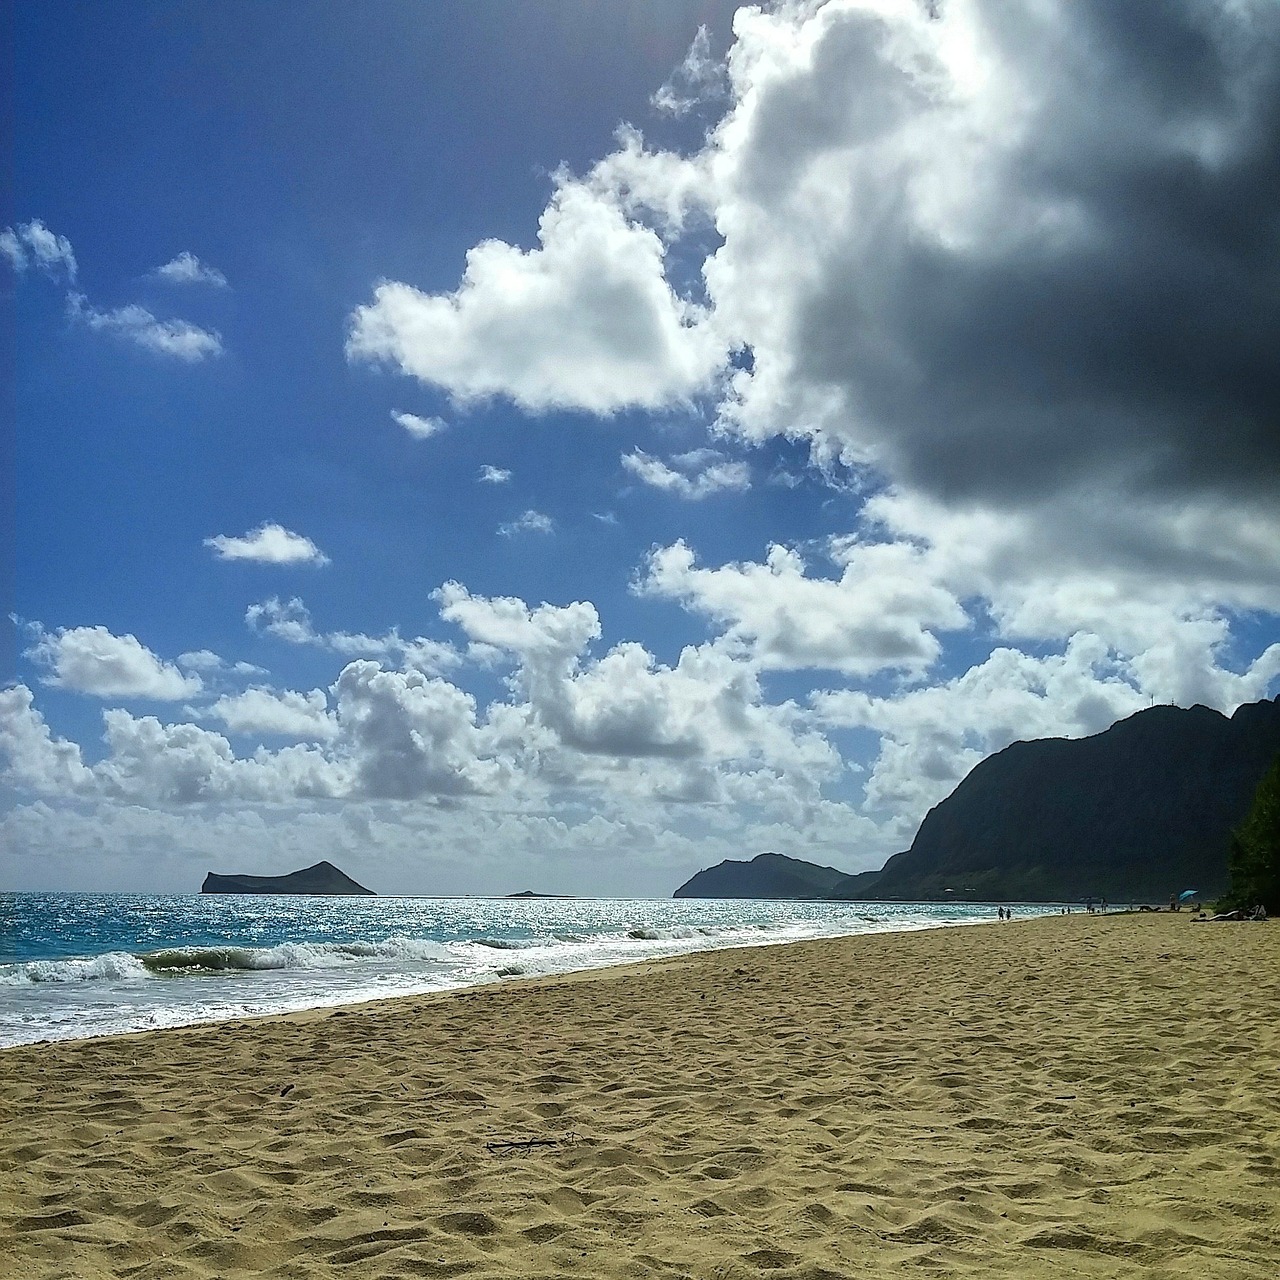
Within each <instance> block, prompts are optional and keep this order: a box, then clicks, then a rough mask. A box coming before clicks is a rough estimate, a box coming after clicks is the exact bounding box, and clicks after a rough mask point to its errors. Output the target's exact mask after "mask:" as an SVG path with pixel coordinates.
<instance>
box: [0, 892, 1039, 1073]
mask: <svg viewBox="0 0 1280 1280" xmlns="http://www.w3.org/2000/svg"><path fill="white" fill-rule="evenodd" d="M541 905H542V906H543V907H544V908H545V904H541ZM565 905H566V904H562V903H556V904H552V906H553V908H554V909H555V911H557V912H559V911H560V910H561V909H563V908H564V907H565ZM633 905H634V904H633V903H632V902H631V901H629V900H628V901H614V902H612V904H611V909H610V910H607V911H606V910H601V911H600V912H597V913H592V912H587V913H586V918H576V917H575V918H569V919H559V918H554V917H548V918H543V913H542V912H540V913H539V918H538V919H537V920H535V921H534V922H532V923H526V922H524V921H523V920H522V919H519V918H517V919H510V918H504V919H494V920H492V921H484V922H478V921H474V920H469V921H465V922H463V923H462V925H461V927H460V928H459V927H458V925H457V923H453V924H452V926H451V927H450V926H449V925H446V927H444V928H441V927H440V924H439V922H438V921H436V920H434V919H432V918H430V913H429V912H428V913H427V914H426V915H424V916H422V918H420V919H406V920H403V921H397V922H396V925H397V927H396V928H394V929H393V930H391V931H390V932H385V931H382V930H380V921H378V920H376V919H370V920H367V921H363V922H362V921H360V920H358V919H357V920H355V921H354V922H353V921H352V920H351V919H347V918H343V919H340V920H333V921H329V920H322V921H321V922H320V923H319V925H318V926H317V927H316V928H314V929H306V928H303V929H301V930H284V931H281V932H280V933H278V934H277V935H276V936H275V937H269V936H268V937H264V936H263V934H262V932H260V931H259V932H258V934H257V936H256V937H244V938H240V937H237V936H236V935H235V933H234V931H233V930H229V933H230V936H228V937H226V938H224V939H222V940H219V941H216V942H209V941H206V939H205V937H204V936H200V937H198V938H197V940H196V941H195V942H192V943H187V944H183V943H181V942H178V941H173V942H166V941H164V940H163V939H160V940H157V939H155V938H154V937H153V938H151V939H148V944H147V945H145V946H138V945H137V941H136V940H135V936H131V934H132V929H131V921H130V920H129V917H128V914H127V913H126V912H122V913H120V914H119V918H118V919H115V920H113V921H112V922H111V927H113V928H114V929H115V930H116V934H115V936H114V937H111V935H110V933H108V935H107V936H108V938H110V941H111V943H112V944H113V945H109V946H107V948H106V950H105V951H101V952H99V953H96V954H89V955H74V954H64V953H58V954H55V955H52V956H50V957H48V958H43V959H42V958H41V957H39V956H26V957H23V958H22V959H19V960H17V961H16V963H6V964H5V965H3V966H0V1046H3V1047H6V1048H8V1047H15V1046H17V1045H20V1044H33V1043H40V1042H42V1041H48V1042H58V1043H61V1042H70V1041H77V1040H82V1039H89V1038H96V1037H100V1036H104V1035H124V1034H133V1033H135V1032H141V1031H146V1030H152V1029H163V1028H173V1027H180V1026H200V1025H212V1024H214V1023H218V1022H225V1021H230V1020H241V1019H243V1018H247V1017H264V1016H275V1015H278V1014H282V1013H287V1012H299V1011H303V1010H306V1009H309V1008H317V1009H324V1008H342V1007H348V1006H352V1005H358V1004H362V1003H367V1002H368V1001H370V1000H378V999H385V998H393V997H400V996H409V995H416V994H433V993H438V992H441V991H453V990H462V989H468V988H470V987H473V986H479V985H487V984H489V983H492V982H495V981H503V982H505V981H512V980H514V979H515V978H516V977H530V976H534V977H536V976H541V975H547V974H554V973H559V972H571V971H577V970H583V971H591V972H594V971H598V970H600V969H602V968H605V967H612V966H613V965H616V964H630V963H641V962H644V961H645V960H650V959H655V958H659V957H664V956H670V955H677V954H687V953H697V952H702V951H712V950H717V949H723V948H733V947H741V946H756V945H761V946H764V945H774V944H778V943H785V942H789V941H798V940H801V939H803V938H819V937H824V936H825V937H830V936H848V935H854V934H859V933H864V932H879V931H884V932H896V931H899V930H903V931H905V930H910V929H914V928H919V927H934V926H941V925H947V924H959V923H965V924H969V923H985V922H987V921H989V920H992V919H993V918H994V915H995V907H989V908H979V910H980V911H981V914H976V913H975V911H974V909H973V908H970V907H961V908H956V907H953V906H942V907H938V906H931V905H930V904H919V903H911V904H905V906H895V905H892V904H889V905H885V906H880V907H874V906H872V905H868V904H849V905H848V906H843V907H840V908H839V909H838V910H837V911H836V912H834V913H830V912H821V911H819V912H817V913H814V912H813V911H812V910H811V909H810V908H808V906H807V904H800V906H799V908H796V907H794V906H793V904H788V903H781V904H779V903H770V902H764V903H761V902H747V903H745V904H735V903H732V902H731V903H729V904H727V906H726V904H725V903H723V902H719V901H710V902H705V903H701V904H699V903H693V904H692V907H691V908H690V907H689V906H686V905H685V904H675V909H674V910H671V909H670V904H668V903H666V902H663V903H660V904H658V905H659V906H660V907H662V908H663V910H662V911H659V912H654V911H648V912H645V913H642V914H641V915H640V916H639V917H637V916H634V915H630V914H628V910H627V909H629V908H630V907H631V906H633ZM620 908H621V910H620ZM517 910H518V911H519V912H521V913H522V912H523V910H524V908H523V907H521V908H518V909H517ZM1022 910H1023V911H1025V912H1026V913H1027V914H1028V915H1033V914H1035V913H1037V912H1045V911H1049V912H1052V911H1055V910H1056V908H1053V907H1048V908H1046V907H1024V908H1022ZM987 911H990V913H991V914H990V915H987V914H986V913H987ZM592 914H595V915H597V916H598V918H594V919H592V918H589V917H590V916H591V915H592ZM190 923H192V922H188V921H185V920H183V919H182V918H181V914H180V913H177V912H175V915H174V925H175V926H176V928H177V929H178V930H179V931H180V930H181V929H182V928H183V927H184V926H186V925H188V924H190ZM194 925H195V929H196V930H197V931H199V930H202V929H203V931H204V933H206V934H207V933H208V928H207V922H206V921H204V920H197V921H195V922H194ZM253 925H254V922H252V921H250V931H252V929H253ZM233 929H234V922H233ZM437 930H438V932H437ZM175 936H176V934H175ZM202 957H203V958H202Z"/></svg>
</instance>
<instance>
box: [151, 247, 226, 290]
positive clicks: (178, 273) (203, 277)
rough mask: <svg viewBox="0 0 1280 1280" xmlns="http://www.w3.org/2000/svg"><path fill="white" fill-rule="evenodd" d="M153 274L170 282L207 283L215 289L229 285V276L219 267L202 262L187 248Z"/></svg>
mask: <svg viewBox="0 0 1280 1280" xmlns="http://www.w3.org/2000/svg"><path fill="white" fill-rule="evenodd" d="M152 274H153V275H154V276H155V277H156V278H157V279H160V280H164V281H165V282H166V283H168V284H207V285H211V286H212V287H213V288H215V289H225V288H227V287H228V286H227V277H226V276H224V275H223V274H222V272H221V271H219V270H218V268H217V267H211V266H210V265H209V264H208V263H207V262H201V261H200V259H199V258H197V257H196V255H195V254H194V253H191V252H190V251H189V250H186V249H184V250H183V251H182V252H181V253H180V254H178V256H177V257H176V258H171V259H170V260H169V261H168V262H166V263H165V264H164V265H163V266H160V267H157V268H156V269H155V271H154V272H152Z"/></svg>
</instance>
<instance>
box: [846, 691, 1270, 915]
mask: <svg viewBox="0 0 1280 1280" xmlns="http://www.w3.org/2000/svg"><path fill="white" fill-rule="evenodd" d="M1277 752H1280V699H1278V700H1275V701H1263V702H1254V703H1248V704H1246V705H1244V706H1242V707H1240V708H1239V709H1238V710H1237V711H1236V712H1235V714H1234V715H1233V716H1230V717H1227V716H1224V715H1222V714H1221V713H1220V712H1217V711H1213V710H1211V709H1210V708H1208V707H1203V706H1194V707H1188V708H1182V707H1152V708H1150V709H1148V710H1146V711H1139V712H1138V713H1137V714H1135V715H1132V716H1129V717H1128V718H1127V719H1125V720H1121V721H1119V722H1118V723H1116V724H1114V725H1112V726H1111V728H1109V729H1107V730H1105V731H1104V732H1102V733H1099V734H1095V735H1093V736H1092V737H1089V738H1076V739H1064V738H1045V739H1040V740H1037V741H1032V742H1015V743H1014V744H1013V745H1012V746H1009V747H1006V748H1005V749H1004V750H1003V751H1000V752H997V753H996V754H995V755H993V756H989V757H988V758H987V759H986V760H983V761H982V762H981V763H980V764H978V765H977V766H975V768H974V769H973V770H972V771H971V772H970V773H969V775H968V776H967V777H966V778H964V779H963V781H961V782H960V784H959V785H958V786H957V787H956V789H955V790H954V791H953V792H952V793H951V795H949V796H948V797H947V798H946V799H945V800H943V801H942V802H941V803H940V804H938V805H936V806H935V807H934V808H933V809H931V810H930V811H929V813H928V814H927V815H926V816H925V819H924V821H923V822H922V823H921V824H920V829H919V831H918V832H917V833H916V837H915V840H914V841H912V844H911V848H910V849H909V850H907V851H906V852H905V853H899V854H895V855H894V856H893V857H892V858H890V859H889V861H888V862H886V863H885V865H884V867H883V868H882V869H881V870H880V871H878V872H866V873H863V874H862V875H859V876H851V877H849V879H848V881H846V882H844V883H842V884H839V885H837V886H836V887H835V889H834V890H833V891H832V896H833V897H836V898H841V899H866V898H872V899H877V898H878V899H887V898H898V899H911V898H914V899H923V900H931V899H939V898H943V897H948V898H949V897H953V896H956V895H963V896H965V897H969V898H977V899H1005V900H1018V899H1021V900H1025V901H1042V902H1055V901H1074V900H1076V899H1079V898H1083V897H1088V896H1092V897H1105V898H1109V899H1110V900H1111V901H1113V902H1119V901H1124V900H1127V899H1140V900H1144V901H1152V902H1158V901H1162V900H1164V899H1166V898H1167V897H1168V896H1169V894H1170V893H1173V892H1176V891H1180V890H1182V889H1188V888H1194V889H1197V890H1199V892H1200V893H1201V894H1203V895H1204V896H1206V897H1209V898H1212V897H1216V896H1218V895H1219V894H1221V893H1222V892H1224V891H1225V889H1226V887H1227V882H1228V874H1227V855H1228V850H1229V848H1230V842H1231V829H1232V828H1233V827H1235V826H1237V825H1238V824H1239V823H1240V822H1242V821H1243V819H1244V817H1245V815H1246V814H1247V813H1248V811H1249V805H1250V802H1251V801H1252V798H1253V793H1254V790H1255V788H1256V787H1257V785H1258V782H1259V780H1260V779H1261V777H1262V775H1263V774H1264V773H1265V772H1266V770H1267V767H1268V766H1269V765H1270V763H1271V761H1272V760H1273V759H1274V758H1275V756H1276V754H1277ZM948 891H950V892H948Z"/></svg>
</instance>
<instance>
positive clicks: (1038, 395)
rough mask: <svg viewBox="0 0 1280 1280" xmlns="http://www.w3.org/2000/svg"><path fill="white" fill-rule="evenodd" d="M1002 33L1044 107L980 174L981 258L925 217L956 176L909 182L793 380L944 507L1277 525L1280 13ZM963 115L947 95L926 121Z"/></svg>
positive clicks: (822, 292)
mask: <svg viewBox="0 0 1280 1280" xmlns="http://www.w3.org/2000/svg"><path fill="white" fill-rule="evenodd" d="M979 9H980V10H981V11H982V20H981V24H980V26H981V34H982V37H983V39H984V41H986V42H987V47H988V49H991V48H995V49H998V54H997V59H998V63H999V65H1000V67H1001V70H1002V72H1003V73H1005V74H1008V75H1010V76H1011V77H1014V78H1015V79H1016V80H1017V81H1018V82H1020V83H1021V84H1022V85H1023V86H1025V87H1026V88H1027V90H1028V101H1029V103H1030V105H1029V107H1028V110H1027V113H1026V114H1025V116H1023V117H1022V118H1019V119H1017V120H1013V121H1010V122H1009V127H1010V129H1011V130H1014V131H1015V132H1016V140H1015V141H1014V142H1013V143H1012V144H1011V145H1005V144H1002V143H1001V141H1000V140H999V139H993V140H992V143H993V145H991V146H989V147H985V148H983V147H980V148H978V149H976V150H975V152H974V155H975V162H976V163H977V165H978V166H979V168H978V169H977V171H975V172H973V173H972V174H971V178H972V182H973V186H974V190H975V192H980V193H982V194H981V196H979V195H975V197H974V204H973V207H972V209H970V211H969V214H970V219H971V220H970V224H969V225H970V227H972V225H973V222H974V221H980V223H981V229H980V234H978V235H976V236H971V237H967V238H965V239H963V240H962V241H961V242H949V241H948V240H947V239H946V238H945V237H942V236H939V235H937V234H934V233H933V230H934V229H933V228H931V227H930V226H928V225H927V223H926V222H923V221H922V220H921V219H919V218H917V217H915V216H914V215H913V209H912V195H911V192H912V190H913V188H912V183H913V182H914V181H916V180H917V179H918V178H919V177H920V176H921V166H923V167H924V168H928V167H929V166H930V164H931V163H933V162H934V161H935V160H936V159H937V157H936V156H930V154H929V153H928V152H927V151H926V152H925V153H924V156H923V159H921V157H920V154H919V152H918V151H916V152H906V151H905V150H904V153H903V154H904V156H906V157H907V158H905V159H903V158H902V157H892V159H893V163H886V164H885V165H884V166H883V169H882V173H881V178H882V181H883V182H884V184H885V187H886V193H884V194H882V197H881V199H880V200H879V201H878V206H879V208H880V209H881V210H882V212H881V213H880V214H879V215H878V217H877V220H876V221H875V223H874V225H872V226H867V225H863V226H861V227H859V228H858V234H856V235H855V236H852V237H848V238H845V239H842V238H840V237H834V238H833V239H832V240H831V241H829V242H828V244H827V246H826V253H827V260H826V261H825V263H824V267H823V270H821V271H819V272H816V273H814V276H813V279H814V280H815V284H814V286H813V287H812V288H811V289H810V290H809V292H808V293H807V295H802V296H801V297H800V298H799V299H798V302H799V305H798V307H797V309H796V313H795V314H796V326H797V327H796V332H795V340H794V347H793V350H794V354H795V358H796V360H797V364H796V375H797V376H798V378H800V379H801V380H803V381H805V382H807V383H809V384H810V385H816V386H820V387H827V388H832V389H836V390H838V391H839V392H840V393H841V395H842V397H843V398H844V401H845V405H846V413H845V415H843V418H844V425H843V426H842V427H837V428H836V430H837V431H843V432H847V434H848V437H849V438H850V440H851V441H852V442H853V443H855V444H870V445H871V447H872V449H873V450H874V452H875V453H877V454H878V455H879V456H881V457H882V458H884V460H885V461H886V462H887V464H888V466H889V469H890V471H891V473H893V474H894V475H895V476H896V477H898V478H900V479H902V480H905V481H907V482H909V483H913V484H915V485H919V486H922V487H923V488H925V489H926V490H928V491H930V492H932V493H935V494H937V495H939V496H942V497H944V498H946V499H960V500H978V501H983V502H991V501H995V502H997V503H1001V504H1021V503H1024V502H1026V501H1032V502H1035V501H1037V500H1039V499H1041V498H1044V497H1046V496H1048V495H1049V494H1052V493H1061V492H1062V491H1063V490H1064V489H1075V488H1088V487H1094V486H1098V485H1104V486H1106V487H1108V488H1115V487H1120V488H1122V489H1124V490H1126V491H1128V492H1130V493H1132V494H1135V495H1137V496H1141V497H1145V498H1156V499H1159V498H1162V497H1169V498H1174V499H1177V498H1179V497H1190V496H1195V495H1199V496H1204V497H1212V496H1213V495H1217V496H1228V497H1230V496H1236V497H1240V498H1243V499H1246V500H1250V501H1254V500H1256V501H1260V502H1261V503H1263V504H1264V505H1270V504H1272V503H1280V358H1278V353H1280V5H1277V4H1274V3H1271V0H1265V2H1264V3H1252V4H1250V3H1241V4H1231V5H1227V4H1209V3H1198V2H1195V0H1160V2H1159V3H1143V4H1134V3H1132V0H1088V2H1087V3H1074V4H1063V5H1061V6H1059V7H1057V8H1056V9H1055V10H1050V11H1046V10H1044V9H1043V8H1042V7H1040V6H1034V7H1033V6H1027V5H1018V4H1012V3H1009V2H1008V0H999V2H997V0H990V2H989V3H986V4H984V5H981V6H979ZM1046 15H1047V16H1046ZM857 21H858V22H859V23H860V24H862V25H863V26H865V18H863V17H862V16H861V15H858V17H857ZM946 21H947V16H946V14H945V11H944V17H943V23H945V22H946ZM814 65H815V67H819V66H820V65H821V63H820V60H819V59H817V58H815V61H814ZM829 87H830V88H831V89H832V90H833V91H840V92H845V93H849V94H852V95H857V94H859V93H861V92H864V91H874V89H875V83H874V80H873V81H872V82H871V83H870V85H869V86H863V85H860V84H858V83H850V82H846V83H844V84H843V85H836V84H834V83H833V84H832V85H831V86H829ZM965 109H966V108H965V107H964V106H963V105H959V106H958V105H957V104H956V102H955V101H954V100H950V99H949V98H948V96H947V94H946V92H945V90H939V91H935V96H934V99H933V101H932V103H931V105H929V106H927V107H924V108H922V111H923V113H924V115H925V117H926V118H927V117H928V115H929V113H933V114H934V115H935V116H936V118H937V119H938V121H939V126H940V128H945V127H947V126H948V125H949V124H953V123H954V122H955V120H956V118H957V113H963V111H964V110H965ZM920 118H921V117H920V116H917V117H916V122H917V123H918V122H919V119H920ZM855 145H856V140H855ZM895 184H897V185H898V186H900V192H899V193H897V195H898V196H900V198H895V193H894V187H895ZM963 199H964V197H963V196H962V197H961V202H962V203H963ZM1028 209H1042V210H1044V211H1047V213H1049V214H1051V215H1052V217H1049V218H1047V219H1046V221H1045V223H1044V225H1043V227H1039V228H1037V227H1036V226H1035V225H1031V227H1030V229H1029V227H1028V223H1027V220H1026V217H1025V211H1026V210H1028ZM975 210H976V211H977V217H976V218H975V217H974V216H973V215H974V211H975Z"/></svg>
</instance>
